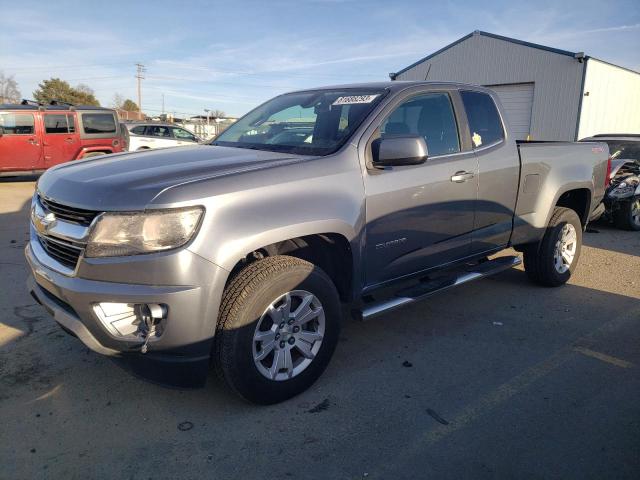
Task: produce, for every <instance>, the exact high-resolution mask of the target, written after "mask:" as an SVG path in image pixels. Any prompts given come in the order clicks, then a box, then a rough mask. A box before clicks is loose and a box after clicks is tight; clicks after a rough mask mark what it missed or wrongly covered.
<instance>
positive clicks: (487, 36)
mask: <svg viewBox="0 0 640 480" xmlns="http://www.w3.org/2000/svg"><path fill="white" fill-rule="evenodd" d="M390 77H391V79H392V80H439V81H455V82H463V83H472V84H476V85H484V86H487V87H490V88H492V89H494V90H495V91H496V92H497V93H498V96H499V97H500V99H501V101H502V104H503V106H504V109H505V111H506V115H507V118H508V120H509V123H510V124H511V127H512V130H513V131H514V133H515V135H516V136H517V138H518V139H526V138H527V137H529V138H531V139H533V140H577V139H580V138H584V137H588V136H591V135H595V134H598V133H640V73H639V72H635V71H633V70H629V69H627V68H623V67H619V66H617V65H613V64H611V63H607V62H604V61H602V60H598V59H596V58H592V57H588V56H585V55H584V53H582V52H577V53H576V52H568V51H565V50H559V49H557V48H551V47H545V46H543V45H536V44H533V43H528V42H524V41H521V40H516V39H513V38H508V37H502V36H499V35H494V34H492V33H486V32H480V31H475V32H473V33H470V34H469V35H467V36H465V37H463V38H461V39H459V40H457V41H455V42H453V43H452V44H450V45H447V46H446V47H444V48H442V49H441V50H438V51H437V52H435V53H433V54H431V55H429V56H428V57H425V58H423V59H421V60H419V61H417V62H416V63H414V64H412V65H410V66H408V67H406V68H404V69H402V70H400V71H399V72H397V73H392V74H390Z"/></svg>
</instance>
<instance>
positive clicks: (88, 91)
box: [76, 83, 96, 96]
mask: <svg viewBox="0 0 640 480" xmlns="http://www.w3.org/2000/svg"><path fill="white" fill-rule="evenodd" d="M76 90H77V91H78V92H80V93H84V94H85V95H87V96H89V95H91V96H95V95H96V92H94V90H93V88H91V87H90V86H89V85H87V84H86V83H79V84H78V85H76Z"/></svg>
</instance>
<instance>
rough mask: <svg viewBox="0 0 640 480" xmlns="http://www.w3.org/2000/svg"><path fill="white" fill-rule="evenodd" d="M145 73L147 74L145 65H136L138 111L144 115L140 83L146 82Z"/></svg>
mask: <svg viewBox="0 0 640 480" xmlns="http://www.w3.org/2000/svg"><path fill="white" fill-rule="evenodd" d="M144 72H146V69H145V68H144V65H143V64H141V63H136V78H137V79H138V109H139V110H140V113H142V88H141V82H140V81H141V80H144Z"/></svg>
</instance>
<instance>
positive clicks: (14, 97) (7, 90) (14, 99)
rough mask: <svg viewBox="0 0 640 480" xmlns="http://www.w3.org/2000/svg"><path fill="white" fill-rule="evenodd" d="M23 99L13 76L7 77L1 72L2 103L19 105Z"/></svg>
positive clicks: (0, 98) (0, 95)
mask: <svg viewBox="0 0 640 480" xmlns="http://www.w3.org/2000/svg"><path fill="white" fill-rule="evenodd" d="M21 97H22V95H21V94H20V90H18V82H16V80H15V78H13V75H10V76H8V77H5V75H4V72H0V103H19V102H20V99H21Z"/></svg>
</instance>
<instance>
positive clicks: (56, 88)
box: [33, 78, 100, 106]
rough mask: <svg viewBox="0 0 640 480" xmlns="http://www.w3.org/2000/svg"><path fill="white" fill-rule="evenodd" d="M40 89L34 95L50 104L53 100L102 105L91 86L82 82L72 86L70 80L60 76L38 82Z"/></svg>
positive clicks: (42, 101)
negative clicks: (67, 80)
mask: <svg viewBox="0 0 640 480" xmlns="http://www.w3.org/2000/svg"><path fill="white" fill-rule="evenodd" d="M38 87H39V88H38V89H37V90H36V91H34V92H33V97H34V98H35V99H36V100H37V101H38V102H40V103H43V104H48V103H51V101H53V100H57V101H60V102H65V103H72V104H74V105H95V106H100V102H99V101H98V99H97V98H96V97H95V94H94V92H93V90H92V89H91V88H89V87H88V86H87V85H83V84H80V85H78V86H77V87H75V88H74V87H72V86H71V85H69V83H68V82H65V81H64V80H60V79H59V78H51V79H49V80H43V81H42V83H40V84H38Z"/></svg>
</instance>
